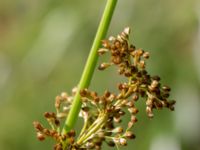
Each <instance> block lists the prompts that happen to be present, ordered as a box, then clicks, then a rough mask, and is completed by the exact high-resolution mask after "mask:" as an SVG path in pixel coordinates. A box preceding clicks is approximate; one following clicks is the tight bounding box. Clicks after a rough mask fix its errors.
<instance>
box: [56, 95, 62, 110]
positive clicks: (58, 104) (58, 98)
mask: <svg viewBox="0 0 200 150" xmlns="http://www.w3.org/2000/svg"><path fill="white" fill-rule="evenodd" d="M60 104H61V97H60V96H56V99H55V108H56V109H60Z"/></svg>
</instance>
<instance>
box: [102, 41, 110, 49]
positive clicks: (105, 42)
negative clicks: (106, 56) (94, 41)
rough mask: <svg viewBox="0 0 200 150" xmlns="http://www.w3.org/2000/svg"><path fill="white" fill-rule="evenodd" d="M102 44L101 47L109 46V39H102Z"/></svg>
mask: <svg viewBox="0 0 200 150" xmlns="http://www.w3.org/2000/svg"><path fill="white" fill-rule="evenodd" d="M102 45H103V47H105V48H108V49H109V48H110V43H109V41H108V40H102Z"/></svg>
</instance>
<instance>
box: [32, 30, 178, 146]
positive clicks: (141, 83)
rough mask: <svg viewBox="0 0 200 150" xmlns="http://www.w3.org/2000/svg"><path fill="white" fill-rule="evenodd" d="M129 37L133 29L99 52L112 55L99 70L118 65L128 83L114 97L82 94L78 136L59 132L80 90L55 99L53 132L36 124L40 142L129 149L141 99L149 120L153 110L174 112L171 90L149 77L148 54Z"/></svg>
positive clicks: (105, 43) (85, 91)
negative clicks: (50, 139) (126, 116)
mask: <svg viewBox="0 0 200 150" xmlns="http://www.w3.org/2000/svg"><path fill="white" fill-rule="evenodd" d="M129 34H130V28H128V27H127V28H125V29H124V31H123V32H122V33H121V34H119V35H118V36H117V37H110V38H109V39H108V40H103V41H102V46H103V47H102V48H100V49H99V50H98V53H99V55H100V56H101V55H103V54H105V53H110V55H111V57H110V58H111V59H110V61H109V62H104V63H101V64H100V65H99V67H98V69H99V70H104V69H106V68H108V67H110V66H112V65H115V66H117V68H118V73H119V74H120V75H122V76H124V77H126V78H127V82H123V83H119V84H118V90H119V92H118V93H117V94H114V93H112V92H110V91H108V90H106V91H105V92H104V94H103V95H101V96H99V95H98V93H96V92H94V91H90V90H89V89H82V90H81V91H80V96H81V100H82V109H81V112H80V115H79V116H80V117H82V118H83V120H84V125H83V127H82V130H81V131H80V133H79V134H78V135H77V136H76V132H75V131H74V130H71V131H69V132H68V133H66V134H63V133H61V129H60V128H61V120H62V119H65V118H66V117H67V114H68V112H69V109H70V107H71V104H72V101H73V97H74V95H75V93H76V91H77V90H76V88H75V89H73V90H72V96H70V95H68V94H67V93H61V95H60V96H57V97H56V99H55V108H56V113H52V112H46V113H45V114H44V116H45V118H46V119H47V121H48V122H49V124H50V126H51V129H47V128H44V127H43V126H42V125H41V124H40V123H39V122H34V127H35V129H36V131H37V138H38V139H39V140H41V141H42V140H44V139H45V138H46V137H52V138H53V139H54V140H55V141H56V145H55V146H54V149H55V150H87V149H96V150H98V149H101V147H102V144H103V143H107V145H109V146H111V147H114V146H116V147H117V148H118V147H119V146H126V145H127V140H128V139H134V138H135V134H134V132H133V131H132V128H133V126H134V125H135V123H136V122H137V118H136V114H137V113H138V112H139V110H138V108H136V106H135V103H136V101H138V100H139V99H141V97H143V99H145V101H146V113H147V116H148V117H149V118H152V117H153V116H154V114H153V110H154V109H162V108H163V107H166V108H169V109H170V110H174V104H175V101H174V100H169V99H168V98H169V95H170V90H171V89H170V88H169V87H168V86H161V84H160V77H159V76H151V75H149V73H148V72H147V70H146V63H145V60H146V59H148V58H149V52H145V51H144V50H143V49H140V48H139V49H136V47H135V46H134V45H132V44H129ZM127 112H128V113H129V116H130V119H129V121H128V123H127V125H126V128H124V127H122V123H121V122H122V117H123V116H125V115H126V113H127Z"/></svg>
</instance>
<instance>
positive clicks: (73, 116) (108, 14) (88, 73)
mask: <svg viewBox="0 0 200 150" xmlns="http://www.w3.org/2000/svg"><path fill="white" fill-rule="evenodd" d="M116 3H117V0H107V4H106V7H105V10H104V13H103V16H102V18H101V22H100V24H99V27H98V30H97V33H96V36H95V39H94V42H93V45H92V48H91V50H90V54H89V56H88V59H87V62H86V65H85V68H84V71H83V74H82V77H81V79H80V82H79V85H78V90H77V93H76V95H75V97H74V100H73V103H72V107H71V109H70V112H69V115H68V117H67V119H66V121H65V125H64V127H63V130H62V133H66V132H67V131H69V130H71V129H72V128H73V126H74V124H75V122H76V120H77V118H78V114H79V111H80V109H81V104H82V103H81V100H80V98H81V97H80V94H79V91H80V90H81V89H84V88H87V87H88V86H89V84H90V81H91V79H92V75H93V73H94V69H95V67H96V64H97V60H98V54H97V50H98V48H99V47H100V44H101V40H102V39H103V38H104V37H105V36H106V33H107V30H108V27H109V25H110V21H111V19H112V15H113V12H114V9H115V6H116Z"/></svg>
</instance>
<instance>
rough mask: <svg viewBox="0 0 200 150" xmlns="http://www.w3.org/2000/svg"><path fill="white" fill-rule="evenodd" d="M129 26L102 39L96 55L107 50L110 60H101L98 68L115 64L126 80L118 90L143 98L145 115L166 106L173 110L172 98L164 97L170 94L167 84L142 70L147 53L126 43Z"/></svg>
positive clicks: (149, 114)
mask: <svg viewBox="0 0 200 150" xmlns="http://www.w3.org/2000/svg"><path fill="white" fill-rule="evenodd" d="M129 34H130V28H128V27H127V28H125V29H124V31H123V32H122V33H121V34H120V35H118V36H117V37H116V38H115V37H110V38H109V40H103V48H101V49H100V50H99V54H100V55H103V54H104V53H106V52H110V54H111V60H110V62H107V63H102V64H100V66H99V70H104V69H106V68H108V67H109V66H111V65H116V66H117V67H118V72H119V74H120V75H124V76H125V77H127V78H128V80H129V81H128V83H126V82H125V83H121V84H120V85H119V90H120V92H121V93H122V95H123V93H128V94H127V95H128V96H130V95H134V97H139V96H141V97H145V98H146V112H147V115H148V116H149V117H150V118H152V117H153V109H161V108H163V107H167V108H169V109H170V110H174V104H175V101H174V100H168V98H169V96H170V90H171V89H170V87H168V86H166V85H164V86H161V84H160V82H159V81H160V77H159V76H151V75H150V74H148V72H147V70H146V64H145V60H146V59H148V58H149V52H145V51H144V50H143V49H141V48H139V49H136V47H135V46H134V45H132V44H130V45H129V41H128V39H129Z"/></svg>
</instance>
